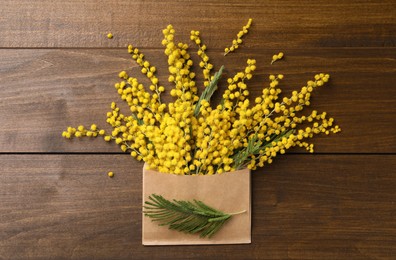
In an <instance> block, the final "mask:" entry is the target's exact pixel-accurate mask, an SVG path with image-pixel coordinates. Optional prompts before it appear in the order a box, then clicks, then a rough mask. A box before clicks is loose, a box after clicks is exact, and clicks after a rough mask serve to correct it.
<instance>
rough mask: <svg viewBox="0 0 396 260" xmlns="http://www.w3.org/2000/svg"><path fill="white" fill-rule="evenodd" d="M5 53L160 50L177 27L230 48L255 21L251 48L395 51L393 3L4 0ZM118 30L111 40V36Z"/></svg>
mask: <svg viewBox="0 0 396 260" xmlns="http://www.w3.org/2000/svg"><path fill="white" fill-rule="evenodd" d="M1 2H2V3H1V9H0V21H1V22H0V35H1V36H2V37H0V47H18V48H19V47H28V48H30V47H110V46H111V47H123V46H125V44H126V43H130V42H133V43H135V44H136V45H140V46H142V45H144V46H145V47H157V46H158V43H160V41H161V35H160V32H161V30H162V29H163V28H165V27H166V25H168V24H173V25H174V26H175V28H176V30H177V33H178V35H181V36H182V37H184V38H187V37H188V35H189V33H190V30H200V31H202V32H203V35H204V38H205V39H206V40H207V42H208V43H209V44H210V46H216V47H222V48H224V47H226V45H228V44H230V43H231V39H232V37H235V35H236V34H237V32H238V31H239V30H240V28H241V27H242V25H243V24H245V23H246V22H247V20H248V18H253V19H254V25H253V27H252V31H254V33H252V35H250V36H249V40H247V41H246V44H248V45H249V46H251V47H255V48H260V49H261V48H262V47H263V45H265V46H272V47H278V48H279V47H280V48H284V47H285V46H288V47H300V48H301V47H303V48H306V47H382V46H392V47H395V43H396V38H395V37H396V36H395V35H396V27H395V21H396V17H395V13H396V4H395V2H394V1H393V0H383V1H360V0H350V1H347V2H346V1H342V0H333V1H329V0H316V1H312V0H301V1H298V2H296V1H290V0H280V1H256V0H246V1H242V2H241V1H238V0H232V1H215V0H205V1H192V0H189V1H177V0H166V1H154V0H150V1H138V0H133V1H131V0H113V1H96V0H87V1H78V0H74V1H67V2H66V1H52V0H41V1H30V0H2V1H1ZM109 31H111V32H113V34H114V35H115V38H114V40H113V41H108V40H107V39H106V37H105V35H106V34H107V33H108V32H109Z"/></svg>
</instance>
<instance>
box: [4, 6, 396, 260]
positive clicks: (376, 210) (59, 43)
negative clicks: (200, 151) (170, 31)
mask: <svg viewBox="0 0 396 260" xmlns="http://www.w3.org/2000/svg"><path fill="white" fill-rule="evenodd" d="M0 6H1V8H0V35H1V37H0V57H1V58H0V168H1V170H2V171H1V174H0V201H1V202H0V259H149V258H151V259H203V258H205V259H395V258H396V170H395V169H396V131H395V126H396V116H395V115H396V106H395V101H396V86H395V82H396V46H395V45H396V15H395V14H396V3H395V1H393V0H383V1H379V0H377V1H361V0H360V1H357V0H351V1H341V0H335V1H324V0H317V1H310V0H301V1H287V0H280V1H267V0H265V1H256V0H247V1H214V0H204V1H178V0H167V1H132V0H124V1H122V0H112V1H95V0H88V1H77V0H75V1H67V2H66V3H65V2H64V1H51V0H42V1H28V0H0ZM248 18H253V26H252V28H251V32H250V33H249V35H248V36H247V37H246V40H245V42H244V44H243V46H242V47H241V49H239V50H238V51H237V52H236V53H234V54H232V55H229V56H227V57H224V56H223V55H222V50H223V49H224V47H226V46H227V45H228V44H229V43H230V42H231V40H232V38H233V37H235V35H236V33H237V32H238V31H239V30H240V28H241V26H242V25H243V24H244V23H245V22H246V21H247V19H248ZM169 23H172V24H173V25H174V26H175V29H176V33H177V39H178V40H180V41H188V35H189V32H190V30H192V29H196V30H200V31H201V33H202V38H203V40H204V41H205V43H207V45H208V48H209V50H210V51H209V55H210V57H211V59H212V60H213V63H214V64H215V65H216V66H217V67H219V66H220V65H222V64H224V65H225V66H226V73H227V74H232V73H234V72H236V71H238V70H241V69H242V68H243V66H244V63H245V60H246V58H248V57H249V58H256V59H257V63H258V64H257V67H258V69H257V72H256V73H255V77H254V79H252V81H251V83H250V85H249V86H250V88H251V92H252V93H253V95H255V94H257V93H259V92H260V91H261V89H262V87H263V85H264V84H266V82H267V77H268V75H269V73H283V74H284V75H285V79H284V81H283V83H282V85H281V86H282V88H283V89H284V90H285V92H286V93H289V92H290V91H291V90H292V89H295V88H298V87H301V86H302V85H303V84H305V82H306V81H307V80H309V79H311V78H312V76H313V75H314V74H315V73H318V72H326V73H329V74H330V75H331V82H330V84H328V85H327V86H325V87H324V88H322V89H319V90H318V91H317V92H315V93H314V97H313V105H314V107H315V108H317V109H318V110H325V111H327V112H328V113H329V114H330V115H331V116H333V117H335V118H336V120H337V122H338V124H340V126H341V127H342V129H343V131H342V132H341V133H340V134H338V135H333V136H330V137H328V138H322V137H319V138H317V139H316V144H317V145H316V152H317V153H316V154H314V155H311V154H306V153H304V152H302V151H300V150H293V151H291V153H290V154H288V155H285V156H282V157H280V158H277V160H276V161H275V162H274V164H273V165H271V166H270V167H266V168H263V169H261V170H257V171H255V172H254V173H253V176H252V181H253V184H252V185H253V186H252V199H253V209H252V210H253V211H252V213H253V215H252V218H253V219H252V221H253V226H252V234H253V235H252V244H251V245H229V246H195V247H194V246H174V247H143V246H142V245H141V192H142V190H141V188H142V187H141V180H142V176H141V168H142V164H141V163H137V162H135V161H133V160H132V159H131V158H130V156H128V155H126V154H122V153H120V151H119V150H118V148H117V147H116V145H115V144H108V143H105V142H103V141H102V140H100V139H96V140H88V139H87V140H73V141H66V140H64V139H62V138H61V136H60V133H61V131H62V130H64V129H65V128H66V127H67V126H69V125H74V126H75V125H78V124H80V123H83V124H86V125H89V124H91V123H93V122H95V123H97V124H99V125H103V126H105V127H106V125H105V113H106V112H107V111H108V110H109V104H110V103H111V101H118V103H120V101H119V98H118V95H117V93H116V92H115V90H114V88H113V84H114V82H115V81H117V74H118V72H119V71H121V70H124V69H128V70H132V71H133V72H138V68H137V67H136V65H135V64H134V63H133V62H132V61H131V60H130V58H129V55H128V54H127V52H126V49H125V48H124V47H125V46H126V45H127V44H128V43H132V44H134V45H135V46H137V47H139V48H140V49H142V51H143V52H144V53H145V54H146V57H147V58H148V59H149V60H150V61H151V62H152V64H155V65H156V66H157V67H158V70H159V78H160V80H161V79H166V71H167V68H166V59H165V57H164V55H163V50H162V46H161V45H160V41H161V37H162V35H161V30H162V29H163V28H164V27H165V26H166V25H167V24H169ZM109 31H111V32H113V34H114V36H115V37H114V39H112V40H108V39H107V38H106V37H105V36H106V34H107V33H108V32H109ZM279 51H283V52H284V53H285V59H284V60H282V61H280V62H277V63H275V64H274V65H272V66H271V65H269V62H270V60H271V56H272V55H273V54H275V53H277V52H279ZM110 170H112V171H114V172H115V173H116V175H115V177H114V178H113V179H110V178H108V177H107V176H106V173H107V172H108V171H110Z"/></svg>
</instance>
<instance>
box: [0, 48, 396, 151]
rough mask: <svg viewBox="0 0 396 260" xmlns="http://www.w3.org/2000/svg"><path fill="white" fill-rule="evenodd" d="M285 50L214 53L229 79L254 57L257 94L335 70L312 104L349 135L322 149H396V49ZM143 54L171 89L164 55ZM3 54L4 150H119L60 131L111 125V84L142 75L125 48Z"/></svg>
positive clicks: (322, 143) (0, 115)
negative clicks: (271, 81) (277, 81)
mask: <svg viewBox="0 0 396 260" xmlns="http://www.w3.org/2000/svg"><path fill="white" fill-rule="evenodd" d="M282 50H283V51H284V52H285V55H286V56H285V59H284V60H282V61H279V62H277V63H275V64H274V65H272V66H271V65H270V64H269V63H270V60H271V57H272V54H274V53H275V52H277V51H279V50H275V49H268V50H260V51H253V50H250V49H247V48H245V49H241V50H239V52H238V53H235V54H233V55H229V56H227V57H224V56H223V55H222V54H221V53H220V52H219V51H216V50H212V51H211V52H210V53H209V54H210V56H211V58H212V60H213V62H214V64H215V65H216V67H217V68H219V67H220V65H222V64H224V65H225V66H226V71H225V72H226V74H227V75H233V74H234V73H235V72H237V71H239V70H242V69H243V67H244V64H245V60H246V59H247V58H252V57H254V58H256V59H257V67H258V69H257V71H256V73H255V77H254V78H253V79H252V80H251V82H250V83H249V84H250V85H249V86H250V87H249V89H250V90H251V93H252V96H255V95H258V94H259V93H260V92H261V89H262V88H263V86H264V85H265V84H267V83H266V82H267V77H268V75H269V73H275V74H277V73H282V74H284V75H285V79H284V80H283V83H282V88H283V89H284V91H285V93H286V94H288V93H290V92H291V90H294V89H297V88H300V87H301V86H302V85H304V84H305V82H306V81H307V80H309V79H312V77H313V75H314V74H315V73H319V72H326V73H330V75H331V77H332V78H331V83H330V84H329V85H328V86H325V87H324V88H321V89H318V90H317V91H316V92H315V93H314V97H313V107H315V108H316V109H318V110H320V111H327V112H328V113H329V114H330V115H331V116H334V117H335V118H336V119H337V122H338V123H339V124H340V126H341V127H342V129H343V132H341V134H339V135H336V136H331V137H329V138H321V137H319V138H318V139H317V152H342V153H347V152H352V153H361V152H363V153H376V152H380V153H394V152H396V134H395V131H394V126H395V125H396V117H395V116H394V115H395V113H396V107H395V106H394V105H393V104H394V101H395V96H396V88H394V87H393V85H394V82H395V81H396V73H395V49H394V48H387V49H381V48H379V49H377V48H371V49H361V48H347V49H345V48H323V49H309V50H302V49H282ZM143 51H144V53H145V54H146V57H147V58H148V59H149V60H150V61H151V62H152V64H155V65H156V66H157V67H158V71H159V78H160V80H162V82H165V84H167V80H166V79H167V76H166V73H167V69H166V66H167V65H166V58H165V56H164V55H163V53H162V50H152V49H144V50H143ZM0 55H1V57H2V59H1V61H0V68H1V69H0V86H1V95H0V111H1V112H0V152H118V151H120V150H119V149H118V147H117V146H116V145H115V144H114V145H112V144H108V143H105V142H103V141H102V140H93V141H92V140H82V141H77V140H76V141H67V140H64V139H63V138H61V136H60V134H61V132H62V131H63V130H64V129H66V127H67V126H69V125H73V126H77V125H79V124H85V125H90V124H91V123H97V124H99V125H101V126H103V127H105V128H106V127H107V125H106V122H105V120H106V116H105V115H106V112H107V111H108V110H109V105H110V103H111V102H112V101H117V103H119V104H120V105H121V106H122V105H123V102H122V101H121V100H120V99H119V97H118V94H117V93H116V91H115V89H114V87H113V84H114V83H115V82H117V81H118V78H117V75H118V72H119V71H121V70H123V69H128V70H129V71H132V74H134V75H137V77H140V78H141V74H140V72H138V70H139V68H137V66H136V65H135V64H134V63H133V62H132V60H130V59H129V54H128V53H126V51H125V50H81V49H76V50H1V51H0ZM197 72H198V74H199V70H197ZM141 79H142V82H143V83H144V82H145V81H144V78H141ZM198 80H199V78H198ZM224 81H225V80H223V83H224ZM169 88H170V86H168V89H169ZM122 108H124V111H127V108H126V107H125V106H122ZM106 129H109V128H106Z"/></svg>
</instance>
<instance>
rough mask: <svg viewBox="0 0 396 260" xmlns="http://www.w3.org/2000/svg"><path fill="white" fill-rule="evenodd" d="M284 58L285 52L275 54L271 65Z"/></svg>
mask: <svg viewBox="0 0 396 260" xmlns="http://www.w3.org/2000/svg"><path fill="white" fill-rule="evenodd" d="M282 58H283V52H279V53H278V54H274V55H273V56H272V61H271V64H272V63H274V62H275V61H277V60H280V59H282Z"/></svg>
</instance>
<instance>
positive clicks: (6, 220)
mask: <svg viewBox="0 0 396 260" xmlns="http://www.w3.org/2000/svg"><path fill="white" fill-rule="evenodd" d="M0 165H2V174H1V175H0V194H1V200H2V203H1V204H0V230H1V232H0V255H1V258H3V259H26V258H31V259H49V258H51V259H131V258H133V259H147V258H151V259H159V258H161V259H163V258H166V259H200V258H202V256H205V258H208V259H212V258H216V259H225V258H227V259H286V258H288V259H318V258H320V259H393V256H394V255H395V254H396V251H395V250H396V249H395V247H394V245H395V243H396V236H394V234H395V232H396V220H395V214H396V204H395V201H396V191H395V189H394V183H395V171H394V169H396V161H395V160H394V156H393V155H383V156H378V155H289V156H284V157H281V158H278V160H276V161H275V162H274V165H272V166H271V167H267V168H263V169H262V170H260V171H256V172H254V173H253V175H252V189H253V190H252V196H253V198H252V199H253V200H252V201H253V209H252V212H253V216H252V217H253V219H252V221H253V227H252V232H253V233H252V241H253V243H252V244H250V245H229V246H199V247H197V246H175V247H172V248H171V250H170V248H169V247H143V246H142V245H141V209H140V204H141V188H142V187H141V181H142V176H141V174H142V170H141V169H142V164H140V163H136V162H135V161H134V160H132V159H130V158H129V157H128V156H124V155H0ZM361 169H364V171H363V170H361ZM389 169H393V170H389ZM109 170H113V171H114V172H115V177H114V178H112V179H111V178H108V177H107V176H106V172H107V171H109ZM230 252H232V254H230Z"/></svg>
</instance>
